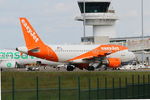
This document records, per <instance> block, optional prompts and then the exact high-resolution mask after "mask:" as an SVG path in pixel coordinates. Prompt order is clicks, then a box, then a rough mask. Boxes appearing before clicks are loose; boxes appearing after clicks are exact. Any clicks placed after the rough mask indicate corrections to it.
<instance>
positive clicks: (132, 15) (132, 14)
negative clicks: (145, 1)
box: [121, 10, 139, 18]
mask: <svg viewBox="0 0 150 100" xmlns="http://www.w3.org/2000/svg"><path fill="white" fill-rule="evenodd" d="M138 15H139V13H138V11H137V10H131V11H128V12H126V13H125V14H123V13H122V14H121V17H122V18H127V17H128V18H129V17H130V18H135V17H137V16H138Z"/></svg>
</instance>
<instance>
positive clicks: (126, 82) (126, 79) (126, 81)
mask: <svg viewBox="0 0 150 100" xmlns="http://www.w3.org/2000/svg"><path fill="white" fill-rule="evenodd" d="M125 84H126V99H128V78H127V77H126V78H125Z"/></svg>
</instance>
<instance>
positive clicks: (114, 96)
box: [112, 77, 115, 99]
mask: <svg viewBox="0 0 150 100" xmlns="http://www.w3.org/2000/svg"><path fill="white" fill-rule="evenodd" d="M112 82H113V99H115V79H114V77H113V80H112Z"/></svg>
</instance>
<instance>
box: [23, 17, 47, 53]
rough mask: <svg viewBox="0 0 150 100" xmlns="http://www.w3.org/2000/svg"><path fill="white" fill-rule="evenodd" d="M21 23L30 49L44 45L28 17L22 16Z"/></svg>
mask: <svg viewBox="0 0 150 100" xmlns="http://www.w3.org/2000/svg"><path fill="white" fill-rule="evenodd" d="M20 23H21V27H22V31H23V34H24V39H25V42H26V47H27V48H28V50H31V49H35V48H38V47H40V46H42V45H44V43H43V41H42V40H41V39H40V37H39V36H38V35H37V33H36V32H35V30H34V28H33V27H32V26H31V24H30V23H29V21H28V20H27V19H26V18H20Z"/></svg>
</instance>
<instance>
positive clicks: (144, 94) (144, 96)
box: [143, 75, 145, 99]
mask: <svg viewBox="0 0 150 100" xmlns="http://www.w3.org/2000/svg"><path fill="white" fill-rule="evenodd" d="M144 98H145V75H143V99H144Z"/></svg>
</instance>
